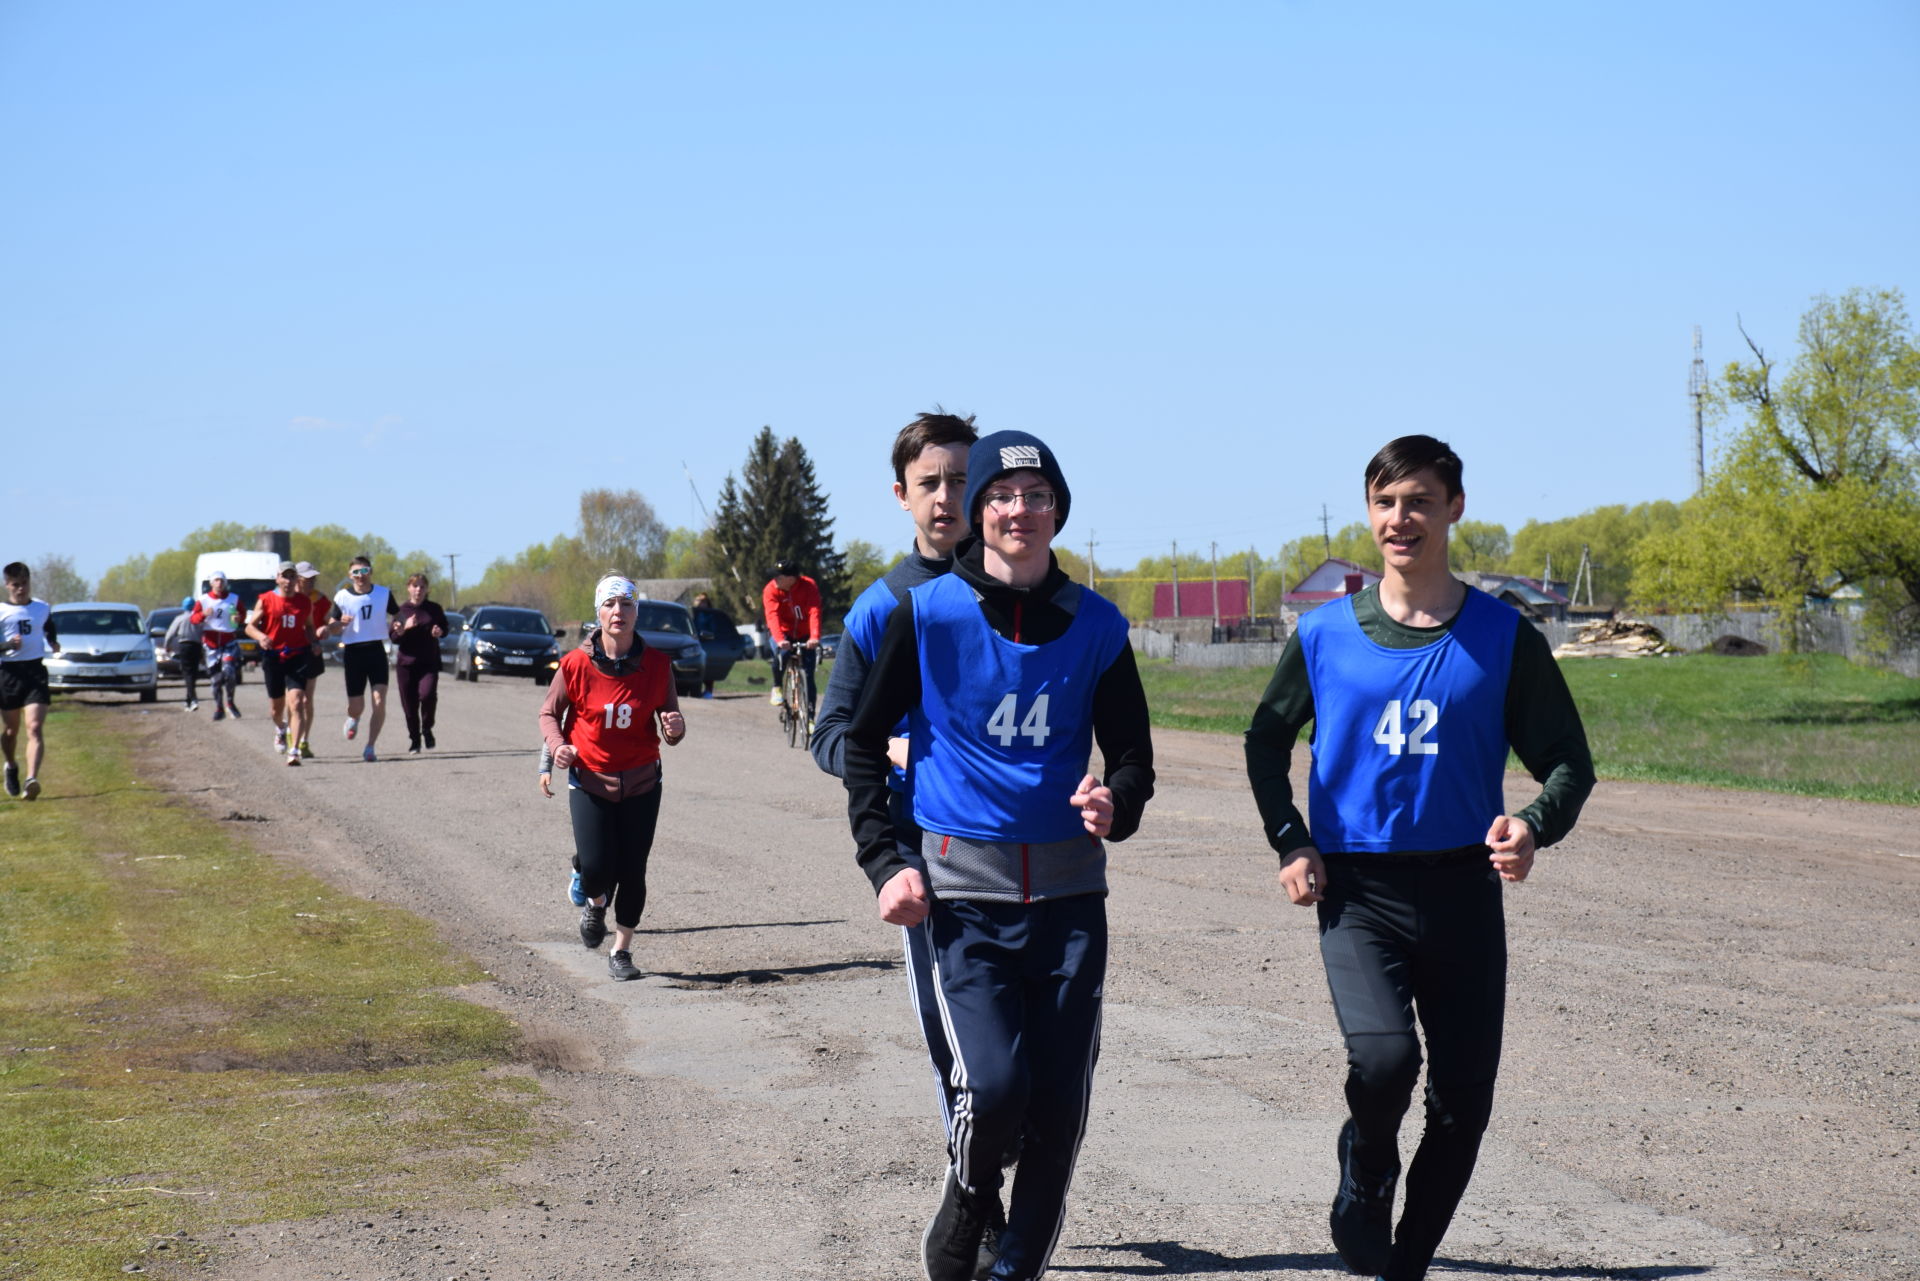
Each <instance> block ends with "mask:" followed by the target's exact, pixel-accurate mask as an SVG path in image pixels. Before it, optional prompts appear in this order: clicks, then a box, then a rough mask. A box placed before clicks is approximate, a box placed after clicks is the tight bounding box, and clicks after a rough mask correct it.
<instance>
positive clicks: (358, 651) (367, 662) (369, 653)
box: [340, 640, 387, 698]
mask: <svg viewBox="0 0 1920 1281" xmlns="http://www.w3.org/2000/svg"><path fill="white" fill-rule="evenodd" d="M340 665H341V666H342V667H343V668H345V669H346V673H347V697H348V698H358V697H360V695H362V694H364V693H365V692H366V690H367V686H369V685H372V686H375V687H376V688H384V687H385V686H386V684H387V647H386V645H385V644H384V643H383V642H381V641H377V640H372V641H355V642H354V643H353V644H351V645H345V646H342V647H341V649H340Z"/></svg>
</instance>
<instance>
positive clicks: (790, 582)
mask: <svg viewBox="0 0 1920 1281" xmlns="http://www.w3.org/2000/svg"><path fill="white" fill-rule="evenodd" d="M760 603H761V604H762V605H764V606H765V607H766V612H767V634H768V636H769V637H771V643H772V645H773V694H772V695H771V696H770V697H769V699H768V701H769V702H771V703H772V704H773V705H774V706H775V707H778V706H780V703H781V699H782V695H781V693H780V678H781V676H782V675H783V674H784V672H785V670H786V660H787V657H788V653H787V651H788V650H789V649H791V650H793V651H795V656H796V657H798V658H799V659H800V660H801V661H802V662H803V663H805V664H806V672H807V707H806V715H807V719H808V720H809V721H811V720H812V719H813V705H814V701H815V698H816V697H817V696H816V695H815V693H814V689H813V665H814V662H815V660H817V659H818V658H819V656H820V585H819V584H818V583H816V582H814V581H813V580H812V579H811V578H808V577H807V576H806V575H804V574H802V573H801V572H800V562H799V561H797V560H795V559H793V558H792V557H791V556H789V557H787V558H786V559H785V560H783V561H781V562H780V563H779V564H778V565H775V566H774V567H773V578H772V579H771V580H770V581H769V582H768V583H767V585H766V587H765V588H763V589H762V590H761V592H760ZM798 710H799V709H797V708H796V709H795V711H796V712H797V711H798Z"/></svg>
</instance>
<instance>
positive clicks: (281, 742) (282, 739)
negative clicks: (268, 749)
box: [273, 729, 287, 752]
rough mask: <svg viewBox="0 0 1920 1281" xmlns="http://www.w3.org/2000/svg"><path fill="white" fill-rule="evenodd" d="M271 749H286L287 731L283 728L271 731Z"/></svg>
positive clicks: (280, 750) (282, 750) (279, 750)
mask: <svg viewBox="0 0 1920 1281" xmlns="http://www.w3.org/2000/svg"><path fill="white" fill-rule="evenodd" d="M273 750H274V751H276V752H284V751H286V750H287V731H285V730H283V729H276V730H275V731H273Z"/></svg>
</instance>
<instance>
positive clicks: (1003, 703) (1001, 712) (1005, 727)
mask: <svg viewBox="0 0 1920 1281" xmlns="http://www.w3.org/2000/svg"><path fill="white" fill-rule="evenodd" d="M1018 712H1019V709H1018V707H1017V705H1016V699H1015V696H1014V695H1012V694H1009V695H1007V696H1006V697H1005V698H1003V699H1001V700H1000V705H999V706H998V707H996V708H994V709H993V716H992V717H991V718H990V719H989V720H988V721H987V733H989V734H991V735H993V736H994V737H995V738H997V739H999V740H1000V746H1002V747H1012V746H1013V740H1014V739H1016V738H1018V737H1019V736H1020V735H1022V734H1024V735H1026V736H1027V738H1028V739H1030V740H1032V742H1033V745H1034V746H1035V747H1045V746H1046V745H1047V736H1048V735H1050V734H1052V733H1053V730H1052V729H1051V728H1050V727H1049V726H1048V725H1047V695H1045V694H1036V695H1034V698H1033V706H1031V707H1029V708H1028V709H1027V715H1026V718H1025V719H1024V720H1021V721H1020V722H1019V725H1018V728H1016V727H1015V724H1014V721H1015V717H1016V716H1017V715H1018Z"/></svg>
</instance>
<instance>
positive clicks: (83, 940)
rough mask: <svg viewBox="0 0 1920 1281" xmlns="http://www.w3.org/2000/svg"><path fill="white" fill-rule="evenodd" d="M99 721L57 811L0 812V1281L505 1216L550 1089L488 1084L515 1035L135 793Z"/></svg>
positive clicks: (424, 970) (412, 929) (433, 966)
mask: <svg viewBox="0 0 1920 1281" xmlns="http://www.w3.org/2000/svg"><path fill="white" fill-rule="evenodd" d="M101 719H102V717H101V714H100V713H98V712H92V711H89V710H87V709H84V708H63V709H60V710H57V711H55V713H54V715H53V717H52V718H51V719H50V724H49V734H48V737H49V740H50V741H51V742H52V743H54V744H55V745H56V746H57V755H56V756H52V757H50V759H49V761H48V763H47V767H46V769H45V770H44V771H43V773H44V774H45V778H46V782H47V792H46V793H45V794H44V795H43V796H42V797H41V799H40V800H38V801H35V802H32V803H30V804H29V803H26V802H22V801H7V800H0V867H4V868H5V872H4V877H3V878H0V1029H4V1030H3V1031H0V1277H8V1278H12V1277H20V1278H26V1277H32V1278H35V1279H36V1281H39V1279H64V1278H95V1277H107V1276H119V1275H121V1273H122V1270H123V1268H125V1267H126V1266H127V1265H129V1264H136V1263H138V1264H141V1265H143V1266H146V1267H148V1268H149V1269H151V1268H152V1267H154V1266H155V1265H156V1264H157V1262H158V1261H159V1260H162V1259H173V1260H175V1261H177V1262H189V1261H192V1260H194V1259H196V1258H199V1257H203V1255H204V1251H203V1250H202V1248H201V1247H200V1246H199V1245H198V1243H197V1240H196V1238H198V1237H199V1236H200V1235H201V1234H203V1233H205V1232H206V1231H208V1230H209V1229H211V1228H213V1227H215V1226H221V1227H225V1226H231V1225H234V1224H239V1223H247V1222H255V1221H261V1220H268V1219H276V1218H283V1217H305V1216H312V1215H321V1214H328V1213H335V1212H346V1211H366V1212H371V1211H376V1210H381V1209H386V1208H389V1207H398V1206H401V1205H403V1204H411V1205H419V1204H421V1203H422V1202H423V1201H436V1202H438V1203H441V1204H446V1203H449V1202H454V1203H461V1204H483V1203H488V1202H491V1201H492V1200H494V1199H496V1198H498V1197H501V1196H504V1195H505V1192H504V1189H502V1188H500V1187H499V1186H498V1185H497V1184H496V1183H495V1182H494V1181H493V1180H491V1179H490V1178H489V1174H490V1172H491V1171H493V1170H495V1169H497V1168H499V1167H500V1166H501V1165H502V1164H504V1163H505V1162H507V1161H510V1160H512V1159H514V1158H515V1157H517V1156H518V1155H520V1154H522V1153H524V1152H525V1151H526V1150H527V1149H528V1146H529V1144H530V1143H532V1142H533V1141H534V1132H533V1130H532V1119H533V1111H534V1108H535V1106H536V1105H537V1103H538V1092H537V1088H536V1087H535V1086H534V1085H533V1083H532V1082H531V1081H530V1080H529V1079H528V1078H527V1077H525V1076H523V1075H520V1074H518V1073H514V1072H503V1071H501V1070H499V1069H501V1068H502V1067H503V1066H504V1065H506V1064H507V1063H509V1062H510V1060H511V1057H512V1054H513V1052H514V1047H515V1044H516V1041H517V1036H516V1033H515V1030H514V1028H513V1026H512V1025H511V1024H510V1023H509V1022H508V1020H506V1019H505V1018H504V1017H503V1016H501V1015H499V1014H496V1013H494V1012H492V1011H489V1010H484V1009H482V1008H480V1007H478V1006H476V1005H472V1004H469V1003H467V1002H465V1001H461V1000H458V999H456V998H454V997H453V996H451V995H448V994H447V993H446V992H445V991H444V990H443V989H445V988H447V987H450V986H453V985H456V984H461V983H468V982H473V981H476V980H479V979H481V978H482V977H483V976H482V975H481V973H480V972H479V971H477V970H476V969H475V968H474V967H473V966H472V965H471V964H469V963H466V962H463V961H461V960H459V959H458V958H455V957H453V956H451V955H449V954H448V953H447V952H446V950H445V949H443V948H442V947H440V946H439V945H438V944H437V943H435V942H434V940H433V939H432V937H431V934H430V933H429V931H428V928H427V925H426V923H425V922H423V921H421V920H419V919H417V918H415V917H412V916H409V915H408V914H406V913H404V912H401V911H399V910H397V909H394V908H390V907H385V906H381V905H378V904H372V903H367V902H363V901H361V900H358V899H353V898H349V897H347V896H345V895H342V894H340V893H338V892H337V891H334V890H331V889H329V888H328V887H326V886H325V885H323V884H322V883H320V882H319V881H317V880H315V879H313V878H311V877H308V876H305V875H302V874H299V873H296V872H293V871H290V870H288V869H286V868H284V867H282V866H280V865H278V864H276V863H274V862H272V861H271V860H269V859H267V858H265V857H263V856H261V855H258V854H256V853H254V852H253V851H252V850H251V849H249V848H248V846H247V845H246V843H245V842H244V840H242V839H239V838H237V837H236V836H234V835H231V834H230V832H229V830H228V829H227V828H225V827H223V825H222V824H220V823H217V822H212V821H209V820H208V819H207V818H206V817H205V816H204V815H203V814H200V813H199V812H197V811H195V810H193V809H190V808H188V807H187V806H186V805H185V804H184V803H181V802H178V801H175V800H172V799H169V798H165V797H163V796H161V795H160V794H158V793H156V792H155V791H154V790H152V789H150V788H148V787H145V786H143V785H142V784H141V783H140V782H139V781H138V779H137V778H136V777H135V773H134V770H133V768H132V765H131V763H130V761H129V760H128V758H127V755H126V750H127V749H126V748H125V746H124V744H123V743H122V742H121V740H120V739H119V737H118V736H117V735H115V734H113V733H112V732H110V731H109V730H107V729H106V727H105V726H103V725H102V724H101ZM251 826H252V825H251V824H248V825H246V827H247V828H251ZM243 830H245V829H243ZM267 830H269V831H271V828H269V829H267ZM163 1243H164V1244H163Z"/></svg>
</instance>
